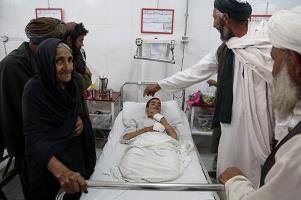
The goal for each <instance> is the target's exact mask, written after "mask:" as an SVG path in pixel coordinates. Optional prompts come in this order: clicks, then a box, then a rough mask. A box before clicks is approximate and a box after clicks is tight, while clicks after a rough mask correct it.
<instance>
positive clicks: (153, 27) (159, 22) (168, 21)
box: [141, 8, 174, 34]
mask: <svg viewBox="0 0 301 200" xmlns="http://www.w3.org/2000/svg"><path fill="white" fill-rule="evenodd" d="M173 21H174V10H173V9H158V8H142V10H141V33H156V34H172V33H173Z"/></svg>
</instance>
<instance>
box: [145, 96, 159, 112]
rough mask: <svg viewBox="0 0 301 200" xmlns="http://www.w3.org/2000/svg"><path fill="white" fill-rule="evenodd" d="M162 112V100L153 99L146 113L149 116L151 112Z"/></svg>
mask: <svg viewBox="0 0 301 200" xmlns="http://www.w3.org/2000/svg"><path fill="white" fill-rule="evenodd" d="M160 112H161V101H160V100H159V99H152V100H151V101H150V102H149V104H148V107H147V108H146V114H147V115H148V116H149V115H150V114H151V113H160Z"/></svg>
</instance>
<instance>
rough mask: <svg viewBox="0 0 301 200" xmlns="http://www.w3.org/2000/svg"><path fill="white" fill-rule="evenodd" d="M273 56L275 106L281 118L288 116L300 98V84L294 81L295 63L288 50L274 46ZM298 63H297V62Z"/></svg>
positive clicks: (273, 98)
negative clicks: (291, 60)
mask: <svg viewBox="0 0 301 200" xmlns="http://www.w3.org/2000/svg"><path fill="white" fill-rule="evenodd" d="M271 56H272V58H273V60H274V65H273V71H272V74H273V77H274V82H273V84H274V92H273V96H272V101H273V107H274V108H275V109H276V110H277V111H278V114H279V118H283V119H285V118H287V117H288V116H289V115H290V114H291V113H292V110H293V108H294V106H295V104H296V102H297V101H298V100H299V99H300V89H301V88H300V85H297V82H296V81H294V78H293V77H294V76H295V73H294V72H293V71H294V70H293V69H294V64H293V63H291V62H290V59H289V57H288V51H287V50H282V49H278V48H275V47H273V48H272V52H271ZM295 64H296V63H295Z"/></svg>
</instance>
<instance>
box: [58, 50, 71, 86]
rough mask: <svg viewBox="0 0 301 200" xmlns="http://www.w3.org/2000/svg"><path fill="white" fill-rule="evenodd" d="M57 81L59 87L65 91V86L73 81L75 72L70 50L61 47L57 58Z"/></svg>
mask: <svg viewBox="0 0 301 200" xmlns="http://www.w3.org/2000/svg"><path fill="white" fill-rule="evenodd" d="M55 66H56V81H57V83H58V85H59V86H60V87H61V88H62V89H65V84H66V83H67V82H69V81H70V80H71V77H72V70H73V57H72V54H71V52H70V50H69V49H67V48H66V47H59V48H57V49H56V56H55Z"/></svg>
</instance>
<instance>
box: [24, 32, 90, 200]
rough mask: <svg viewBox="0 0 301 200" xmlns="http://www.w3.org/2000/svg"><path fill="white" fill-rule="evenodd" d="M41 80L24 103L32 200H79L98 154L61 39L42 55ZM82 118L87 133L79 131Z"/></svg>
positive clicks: (43, 47)
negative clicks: (61, 195)
mask: <svg viewBox="0 0 301 200" xmlns="http://www.w3.org/2000/svg"><path fill="white" fill-rule="evenodd" d="M36 61H37V68H38V74H37V75H36V76H35V77H34V78H31V79H30V80H29V81H28V82H27V84H26V85H25V88H24V92H23V97H22V111H23V125H24V136H25V158H26V164H27V167H28V175H29V185H30V195H31V198H32V200H40V199H47V200H48V199H49V200H54V199H55V197H56V194H57V192H58V191H59V189H60V187H62V188H63V190H64V191H66V192H67V193H72V194H69V195H67V197H66V198H65V197H64V199H72V200H73V199H79V198H80V195H81V192H83V191H85V190H86V182H85V179H88V178H89V177H90V175H91V174H92V173H93V171H94V167H95V163H96V153H95V144H94V136H93V133H92V126H91V123H90V120H88V119H87V118H82V117H79V112H80V111H79V91H78V88H77V86H76V84H75V82H74V80H73V73H72V71H73V57H72V54H71V50H70V48H69V47H68V46H67V45H66V44H65V43H63V42H62V41H61V40H59V39H55V38H49V39H47V40H45V41H43V42H42V43H41V44H40V45H39V47H38V50H37V53H36ZM79 118H81V121H82V123H83V128H76V129H74V127H76V123H77V121H78V119H79Z"/></svg>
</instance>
